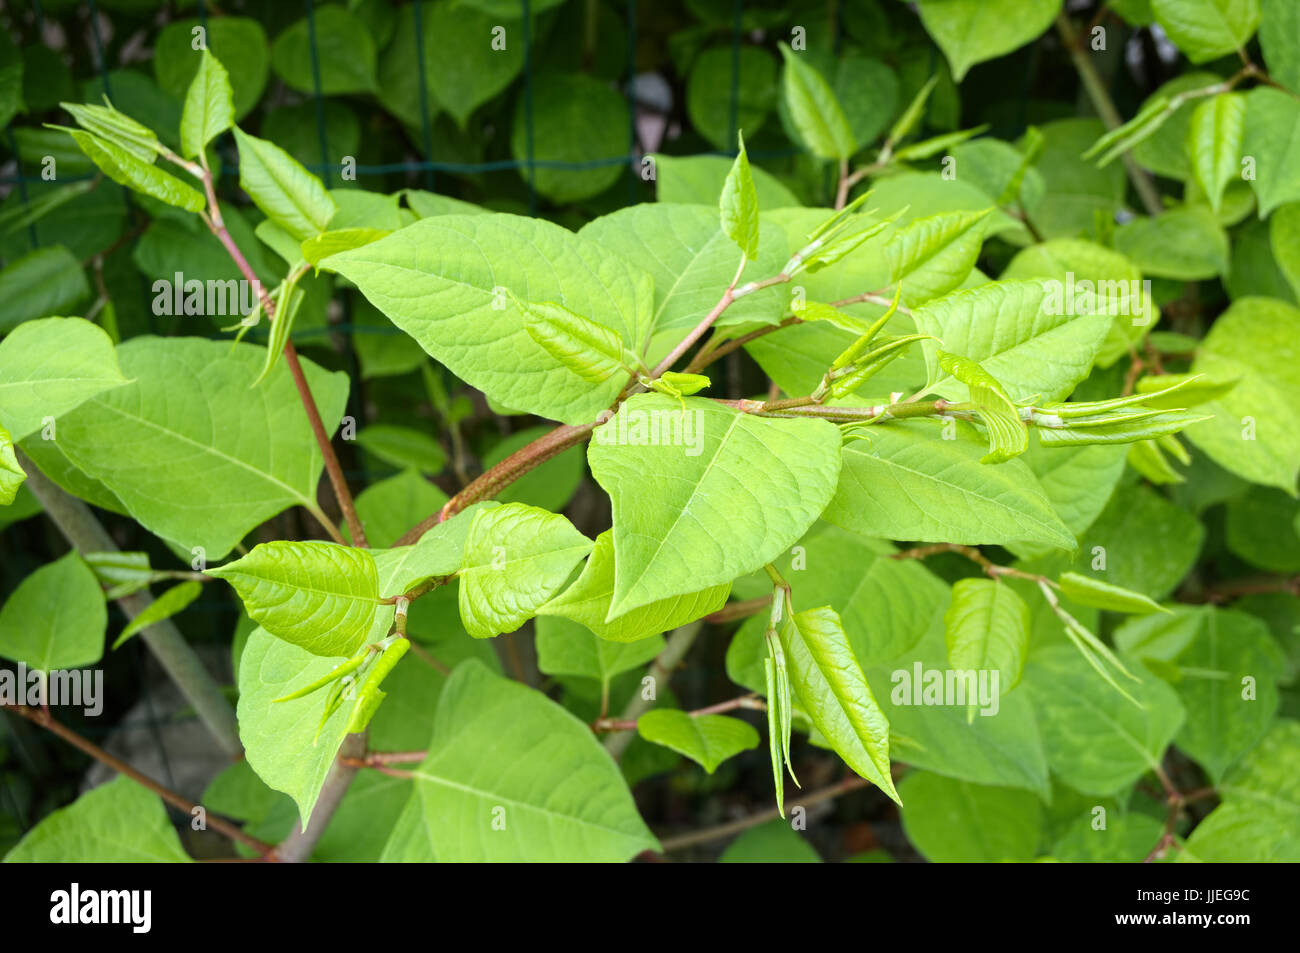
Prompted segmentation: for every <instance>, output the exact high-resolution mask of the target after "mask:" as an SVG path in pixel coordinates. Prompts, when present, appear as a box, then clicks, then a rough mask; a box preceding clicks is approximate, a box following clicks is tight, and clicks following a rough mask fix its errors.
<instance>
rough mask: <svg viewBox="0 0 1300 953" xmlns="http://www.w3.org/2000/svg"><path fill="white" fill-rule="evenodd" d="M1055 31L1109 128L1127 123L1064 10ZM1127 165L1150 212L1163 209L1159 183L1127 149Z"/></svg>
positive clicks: (1156, 213)
mask: <svg viewBox="0 0 1300 953" xmlns="http://www.w3.org/2000/svg"><path fill="white" fill-rule="evenodd" d="M1056 32H1057V33H1059V34H1060V36H1061V42H1062V43H1063V44H1064V45H1065V49H1066V52H1068V53H1069V54H1070V60H1071V61H1072V62H1073V63H1074V68H1075V70H1076V71H1077V72H1078V74H1079V79H1080V80H1081V81H1082V82H1083V88H1084V90H1085V91H1086V92H1087V94H1088V99H1089V100H1091V101H1092V108H1093V109H1095V110H1097V115H1098V116H1100V117H1101V121H1102V122H1103V123H1105V125H1106V128H1107V129H1108V130H1109V129H1118V128H1119V127H1120V126H1122V125H1123V124H1124V120H1123V119H1122V118H1121V117H1120V114H1119V110H1118V109H1116V108H1115V103H1114V101H1113V100H1112V99H1111V98H1110V93H1109V92H1108V91H1107V90H1106V84H1105V83H1103V82H1102V81H1101V77H1100V76H1098V75H1097V70H1096V68H1095V67H1094V66H1093V65H1092V60H1091V58H1090V57H1089V56H1088V53H1087V52H1086V51H1085V50H1084V48H1083V46H1082V43H1081V40H1080V38H1079V35H1078V34H1077V33H1075V31H1074V27H1073V25H1071V23H1070V19H1069V17H1067V16H1066V15H1065V11H1064V10H1062V11H1061V12H1060V13H1059V14H1057V16H1056ZM1123 158H1124V169H1125V170H1126V171H1127V172H1128V177H1129V181H1131V182H1132V183H1133V188H1134V189H1136V190H1137V194H1138V196H1139V197H1140V198H1141V199H1142V204H1143V205H1145V206H1146V210H1147V212H1148V213H1149V214H1151V215H1159V214H1160V213H1161V212H1162V211H1164V205H1163V204H1161V202H1160V193H1159V192H1158V191H1157V190H1156V184H1155V182H1153V181H1152V179H1151V176H1150V175H1149V174H1148V173H1147V171H1146V169H1144V168H1142V167H1141V166H1140V165H1138V164H1137V161H1136V160H1135V159H1134V158H1133V157H1132V156H1131V155H1129V154H1128V153H1127V152H1125V153H1124V157H1123Z"/></svg>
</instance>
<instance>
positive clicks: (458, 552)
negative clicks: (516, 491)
mask: <svg viewBox="0 0 1300 953" xmlns="http://www.w3.org/2000/svg"><path fill="white" fill-rule="evenodd" d="M497 505H498V504H497V503H495V502H492V501H487V502H483V503H474V504H472V505H471V506H467V507H466V508H465V509H463V510H462V511H461V512H459V513H457V514H456V515H455V516H453V517H451V518H450V519H447V520H443V521H442V522H441V523H438V524H437V525H436V526H434V527H433V528H432V529H430V530H429V531H428V532H426V533H425V534H424V535H423V536H421V537H420V540H419V542H417V543H415V545H413V546H400V547H398V548H396V549H389V550H385V551H384V552H376V553H375V566H376V569H377V570H378V572H379V594H380V596H382V597H383V598H385V599H386V598H388V597H390V596H398V595H401V594H402V593H404V592H406V591H407V590H409V589H410V588H411V587H412V586H414V585H415V584H416V583H419V582H422V581H424V580H426V579H432V578H436V577H439V576H450V575H452V574H453V573H455V572H457V571H458V570H459V569H460V567H461V563H462V562H463V561H464V558H465V540H466V539H467V538H468V537H469V531H470V527H471V526H473V525H474V517H475V516H476V515H477V514H478V512H479V511H480V510H489V509H493V508H494V507H496V506H497Z"/></svg>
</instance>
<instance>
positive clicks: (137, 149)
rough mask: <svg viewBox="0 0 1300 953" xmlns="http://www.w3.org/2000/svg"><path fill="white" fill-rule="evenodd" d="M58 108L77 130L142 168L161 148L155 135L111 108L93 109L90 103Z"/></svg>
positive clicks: (98, 107) (154, 157) (61, 104)
mask: <svg viewBox="0 0 1300 953" xmlns="http://www.w3.org/2000/svg"><path fill="white" fill-rule="evenodd" d="M59 105H60V106H62V107H63V108H64V109H65V110H66V111H67V112H68V114H69V115H71V116H72V118H73V119H75V120H76V121H77V125H78V126H80V127H81V128H82V129H85V130H86V131H87V132H88V133H91V134H92V135H94V136H95V137H96V138H98V139H101V140H104V141H107V142H109V143H111V144H112V145H115V146H117V147H118V148H119V149H121V150H123V151H125V152H127V153H129V154H130V155H132V156H134V157H135V158H137V159H139V160H140V161H141V162H144V163H146V164H147V163H152V162H153V161H154V160H155V159H157V158H158V153H159V150H161V149H162V144H161V143H159V142H158V136H157V134H156V133H155V132H154V131H153V130H152V129H150V128H149V127H147V126H143V125H141V124H140V123H138V122H136V121H135V120H134V119H132V118H131V117H130V116H128V115H127V114H126V113H123V112H119V111H118V110H117V109H115V108H113V106H111V105H108V106H96V105H95V104H93V103H80V104H79V103H59ZM56 128H57V127H56ZM69 131H71V130H69ZM92 158H93V156H92Z"/></svg>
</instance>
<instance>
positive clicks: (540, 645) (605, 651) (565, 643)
mask: <svg viewBox="0 0 1300 953" xmlns="http://www.w3.org/2000/svg"><path fill="white" fill-rule="evenodd" d="M663 647H664V640H663V638H662V637H661V636H658V635H652V636H649V637H647V638H644V639H641V640H639V641H637V642H611V641H609V640H608V639H602V638H599V637H597V636H596V635H593V634H592V633H591V632H590V631H589V630H587V629H586V628H584V627H583V626H581V625H578V624H577V623H576V622H570V621H569V620H568V619H561V618H558V617H555V616H543V617H539V618H538V619H537V667H538V669H539V670H540V671H542V672H544V673H546V674H547V675H575V676H578V677H580V678H591V679H595V680H596V681H598V682H600V683H601V685H602V686H608V685H609V683H610V681H611V680H612V679H613V678H614V676H615V675H621V674H622V673H624V672H628V671H631V670H632V669H634V668H640V667H642V666H643V665H645V664H647V663H648V662H651V661H653V660H654V657H655V656H656V655H658V654H659V652H660V651H661V650H662V649H663ZM606 690H608V689H607V688H606Z"/></svg>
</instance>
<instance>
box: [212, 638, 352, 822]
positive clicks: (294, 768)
mask: <svg viewBox="0 0 1300 953" xmlns="http://www.w3.org/2000/svg"><path fill="white" fill-rule="evenodd" d="M342 661H343V658H341V657H338V656H336V657H333V658H326V657H322V656H320V655H313V654H312V653H311V652H308V651H307V650H306V649H304V648H301V647H300V646H297V645H294V644H293V643H291V642H286V641H284V640H283V639H279V638H276V637H275V636H273V635H271V633H269V632H267V631H266V630H265V629H262V628H257V629H255V630H254V631H253V633H252V634H251V635H250V636H249V637H248V642H247V643H246V644H245V646H244V654H243V656H242V657H241V658H240V663H239V704H238V707H237V709H236V714H237V715H238V717H239V738H240V740H241V741H242V742H243V743H244V754H245V756H246V757H247V758H248V763H249V764H250V765H251V766H252V768H253V770H254V771H256V772H257V776H258V777H260V778H261V779H262V780H263V781H265V782H266V783H267V785H268V786H270V787H272V788H274V789H275V790H277V791H283V792H284V793H285V794H288V795H289V796H290V797H291V798H293V800H294V802H295V803H296V804H297V805H298V811H299V813H300V815H301V817H302V823H303V824H304V825H305V824H306V823H307V822H308V820H310V818H311V813H312V810H313V809H314V808H315V806H316V798H317V797H318V796H319V795H320V789H321V786H322V785H323V784H324V783H325V777H326V775H327V774H329V771H330V769H331V768H332V767H333V766H334V756H335V754H336V753H337V752H338V749H339V745H340V744H342V743H343V738H344V736H345V735H346V734H347V727H348V719H349V718H350V717H351V715H352V708H351V706H350V705H341V706H339V708H338V709H337V710H335V711H334V713H333V714H332V715H330V716H329V718H327V719H326V720H325V721H324V723H322V722H321V714H322V712H323V711H324V703H323V700H322V698H321V696H320V695H319V694H315V695H307V696H305V697H302V698H294V699H291V700H289V701H276V699H278V698H283V697H284V696H285V695H289V694H292V693H293V692H294V691H295V690H296V689H298V688H301V687H302V686H304V685H308V684H310V683H312V682H314V681H315V680H317V679H318V678H321V677H322V676H324V675H325V674H326V673H328V672H330V671H331V670H332V669H334V668H335V667H336V666H338V665H339V663H340V662H342Z"/></svg>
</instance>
